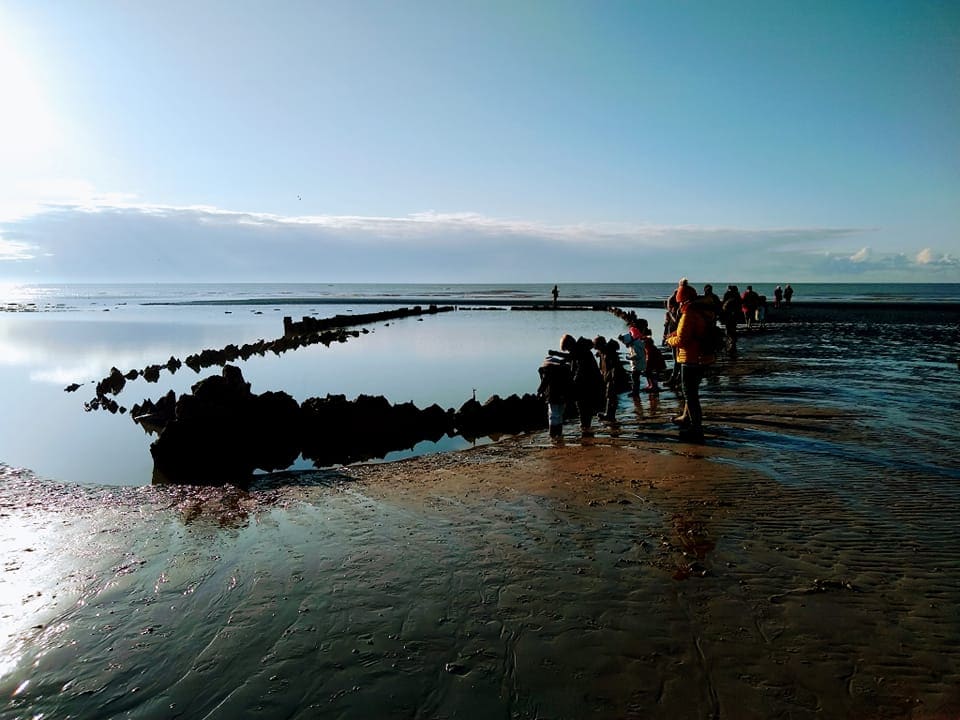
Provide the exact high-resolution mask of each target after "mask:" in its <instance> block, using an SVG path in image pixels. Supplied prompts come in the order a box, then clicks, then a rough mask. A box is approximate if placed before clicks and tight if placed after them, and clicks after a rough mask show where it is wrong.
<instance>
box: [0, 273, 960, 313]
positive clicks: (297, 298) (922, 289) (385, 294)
mask: <svg viewBox="0 0 960 720" xmlns="http://www.w3.org/2000/svg"><path fill="white" fill-rule="evenodd" d="M704 283H710V284H712V285H713V287H714V291H715V292H717V294H719V295H722V294H723V291H724V290H725V289H726V288H727V286H728V285H730V284H734V285H737V286H738V287H739V289H740V290H741V291H742V290H744V289H745V288H746V287H747V285H751V284H752V286H753V288H754V289H755V290H756V291H757V292H759V293H761V294H766V295H767V296H768V297H770V298H772V297H773V291H774V289H775V288H776V286H777V283H764V282H754V283H749V282H734V281H711V280H695V281H693V284H694V285H695V286H696V287H697V289H702V287H703V285H704ZM781 285H782V286H783V287H786V283H782V284H781ZM552 287H553V286H552V285H550V284H536V283H533V284H524V285H498V284H450V285H444V284H404V283H400V284H390V285H388V284H336V283H288V284H269V283H263V284H259V283H233V284H186V285H175V284H165V283H153V284H150V283H147V284H104V285H6V286H3V285H0V304H3V303H24V302H31V303H34V304H35V305H36V306H37V307H38V308H40V309H51V308H54V309H55V308H62V309H71V308H85V307H90V306H94V307H95V306H98V305H110V304H114V303H135V304H136V303H156V302H160V303H198V302H201V303H202V302H211V303H235V302H250V303H268V304H269V303H271V302H273V303H278V304H297V303H301V302H306V303H309V302H315V303H323V304H328V303H340V302H343V303H346V304H349V303H353V302H356V301H357V300H374V301H377V300H382V301H383V302H384V303H395V302H412V301H427V302H437V303H456V302H458V301H490V302H510V301H525V300H526V301H529V300H549V299H550V297H551V295H550V291H551V288H552ZM675 287H676V283H674V282H668V283H633V284H627V283H570V284H561V285H560V286H559V288H558V289H559V291H560V299H561V300H569V301H574V300H584V301H596V300H611V301H614V302H616V301H631V300H638V301H657V300H663V299H664V298H666V297H667V296H668V295H669V294H670V293H671V292H673V290H674V289H675ZM792 287H793V289H794V291H795V294H794V301H796V302H803V301H808V302H810V301H833V302H854V301H868V302H918V303H922V302H951V301H952V302H956V301H958V300H960V283H900V284H896V283H894V284H890V283H793V284H792Z"/></svg>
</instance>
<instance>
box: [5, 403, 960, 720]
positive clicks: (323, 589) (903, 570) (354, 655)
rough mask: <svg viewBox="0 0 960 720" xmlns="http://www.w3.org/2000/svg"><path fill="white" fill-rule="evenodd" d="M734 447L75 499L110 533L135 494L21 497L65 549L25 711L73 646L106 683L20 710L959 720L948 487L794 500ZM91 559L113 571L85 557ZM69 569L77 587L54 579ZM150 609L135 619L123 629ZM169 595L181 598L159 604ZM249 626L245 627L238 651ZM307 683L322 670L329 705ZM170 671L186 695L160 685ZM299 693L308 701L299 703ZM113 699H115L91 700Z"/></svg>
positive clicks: (602, 448) (649, 449)
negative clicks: (192, 647) (171, 708)
mask: <svg viewBox="0 0 960 720" xmlns="http://www.w3.org/2000/svg"><path fill="white" fill-rule="evenodd" d="M721 410H722V412H723V413H724V415H725V427H729V426H742V427H745V428H747V427H749V428H755V429H767V430H770V429H772V428H776V427H779V428H782V429H783V430H784V431H789V432H790V433H791V434H792V435H795V436H798V437H809V438H811V439H816V438H824V437H835V435H836V433H838V432H839V433H842V434H845V435H847V436H849V438H850V439H851V440H856V437H855V435H852V436H851V435H850V433H856V432H858V431H856V430H855V429H851V428H850V427H849V422H848V421H849V418H848V417H847V416H846V414H844V413H837V412H833V411H824V410H823V409H820V408H817V407H816V406H814V405H806V406H801V407H797V406H795V405H790V404H786V405H782V404H764V403H754V404H752V405H749V406H739V407H725V408H717V412H718V413H719V412H721ZM721 439H722V440H724V441H723V442H719V443H715V444H713V445H707V446H680V445H678V444H677V443H675V442H671V441H670V439H668V438H661V439H660V440H654V441H650V440H648V441H645V442H642V443H640V444H637V443H636V442H635V440H634V439H632V438H631V437H611V438H589V439H584V440H581V441H574V442H569V443H568V444H566V445H565V446H561V447H557V446H554V445H551V444H550V443H549V441H548V440H546V437H545V433H534V434H531V435H526V436H519V437H514V438H508V439H505V440H502V441H501V442H499V443H497V444H494V445H486V446H482V447H477V448H473V449H469V450H464V451H460V452H457V453H450V454H445V455H438V456H429V457H418V458H412V459H408V460H402V461H397V462H394V463H388V464H367V465H357V466H350V467H344V468H337V469H330V470H317V471H304V472H300V473H296V474H284V473H280V474H277V475H276V476H272V477H265V478H262V479H261V480H260V482H259V483H257V484H255V485H254V486H253V487H252V488H251V489H250V490H249V492H243V491H237V490H236V489H225V490H223V491H212V490H211V489H209V488H207V489H202V488H189V487H177V488H173V487H150V488H144V489H140V490H136V491H133V490H129V489H128V490H123V489H118V488H112V489H111V488H101V489H96V488H86V489H85V490H84V491H83V492H82V493H80V494H79V495H78V494H77V491H76V489H71V488H69V487H62V488H60V489H59V490H58V492H63V493H64V498H65V499H66V500H67V501H68V502H70V503H79V504H80V505H81V506H83V507H86V508H87V509H88V510H90V509H92V508H95V507H97V506H98V504H99V501H98V499H97V498H98V496H101V495H102V496H104V497H106V498H109V501H108V503H107V514H106V515H102V514H100V513H93V512H89V511H88V512H80V513H77V512H71V510H70V508H69V507H65V506H63V505H62V504H61V503H59V502H57V501H56V498H55V497H53V496H51V494H50V493H49V492H47V493H45V496H46V497H45V502H43V503H36V504H33V505H29V506H23V505H22V503H18V502H17V499H18V498H17V497H16V496H12V491H13V490H17V489H19V490H21V492H22V491H23V489H24V488H32V489H33V491H35V492H43V488H42V487H38V486H37V484H36V483H33V484H31V483H30V482H29V481H28V480H23V479H21V480H19V481H14V480H13V479H12V478H9V477H7V478H6V479H9V480H10V481H11V483H10V487H8V483H0V507H2V508H3V511H4V513H5V514H6V515H7V517H8V519H9V520H10V521H11V524H8V525H7V526H6V527H11V526H12V527H17V526H18V525H21V526H22V525H36V526H38V527H57V528H58V530H57V533H50V534H48V535H47V537H46V539H45V541H43V542H35V543H34V544H33V545H31V546H30V552H28V553H25V554H24V550H23V548H22V547H20V546H16V550H17V551H18V552H17V554H16V562H15V563H11V564H10V565H9V566H8V567H7V572H6V577H5V578H4V580H5V581H6V582H8V583H12V584H13V586H14V587H17V588H20V587H22V588H24V590H23V592H24V593H26V592H27V589H29V592H30V593H31V594H30V595H29V596H27V597H25V598H23V599H21V598H19V597H10V598H8V602H9V603H11V605H10V607H9V608H3V610H4V612H3V613H2V615H3V616H8V615H7V613H8V611H10V612H12V611H13V609H14V605H16V607H17V612H18V617H19V618H20V619H18V622H19V623H20V624H21V625H23V628H24V629H23V630H22V631H21V633H22V634H20V635H16V634H14V635H12V636H9V637H0V643H2V642H4V641H7V642H9V641H10V639H12V638H16V637H22V638H23V639H24V642H25V643H26V645H24V647H32V648H33V649H32V650H31V651H29V652H25V654H24V656H23V665H22V666H21V667H22V670H21V671H19V672H16V673H13V674H10V675H8V676H7V677H2V678H0V692H2V693H4V694H5V695H6V696H8V697H9V696H10V695H11V694H13V691H14V689H17V687H18V685H20V684H21V683H22V682H24V681H25V680H29V679H30V678H31V677H33V675H32V670H31V669H30V668H31V667H32V654H31V653H36V654H37V655H38V657H43V656H44V655H45V654H48V647H49V646H50V645H51V644H53V645H55V646H64V645H67V644H68V643H71V640H72V639H75V640H74V642H75V645H76V649H75V650H73V651H72V652H71V657H73V655H74V654H76V660H80V661H83V662H81V664H80V665H77V664H76V661H71V662H70V663H68V664H67V665H64V666H63V667H62V668H59V667H57V666H56V665H52V664H51V661H50V660H47V661H45V662H44V663H41V664H40V665H39V670H38V671H37V672H38V675H37V676H36V678H35V680H37V682H34V683H33V684H34V685H36V686H37V689H36V690H35V691H34V690H32V689H31V688H30V686H28V689H27V691H26V692H22V693H20V696H19V698H18V701H17V703H18V704H17V708H18V710H21V711H24V710H25V709H26V708H30V709H31V710H35V711H37V712H40V711H44V710H46V711H53V712H52V714H54V715H56V714H58V712H57V711H59V713H60V714H67V713H68V712H69V714H70V715H71V716H74V717H78V718H85V717H94V716H95V715H96V713H97V712H99V711H100V708H101V707H102V703H104V702H109V701H111V699H112V701H113V702H120V699H121V698H130V697H131V692H132V689H133V688H135V687H140V686H142V685H144V683H146V682H152V683H153V684H157V685H159V686H162V687H166V688H167V689H166V690H165V691H164V692H163V693H162V694H160V695H159V696H157V697H154V696H152V695H151V694H149V693H146V694H144V693H141V694H139V695H135V696H134V697H137V698H141V699H140V700H139V701H137V702H140V703H143V704H142V705H137V704H136V702H134V701H131V700H124V702H128V703H132V704H130V705H128V707H129V710H130V711H131V713H132V714H131V717H149V716H150V712H151V708H152V707H153V705H152V703H154V702H156V701H157V700H162V701H163V702H164V703H168V702H176V704H177V705H178V707H184V706H190V707H191V708H193V711H194V712H197V713H199V714H203V713H202V712H201V711H203V712H207V711H212V710H213V709H214V708H218V712H221V714H222V715H223V716H227V715H230V714H232V713H236V712H242V711H243V710H244V709H245V708H249V707H252V706H253V705H256V704H257V703H262V702H264V701H266V699H267V698H270V700H269V702H270V707H273V708H275V709H276V712H277V713H278V716H290V715H291V714H294V715H295V714H296V708H297V707H300V708H303V707H304V706H305V704H310V703H311V702H312V703H317V702H319V703H323V704H324V706H325V707H328V710H329V712H330V713H333V714H337V716H338V717H345V718H360V717H373V716H377V717H409V716H412V715H414V714H416V712H417V711H418V710H419V711H420V712H421V713H422V714H425V715H429V716H431V717H432V716H449V715H456V716H458V717H467V718H487V717H501V716H504V717H505V716H507V715H508V714H512V715H515V714H517V713H519V714H520V716H528V715H529V716H535V715H539V716H548V717H558V718H561V717H570V718H573V717H585V716H587V715H590V714H596V713H598V712H601V713H603V715H604V716H605V717H650V718H676V717H736V718H757V719H759V718H767V717H778V716H788V715H789V716H791V717H809V718H814V717H872V718H911V719H912V720H921V719H924V720H925V719H930V720H933V719H934V718H940V717H952V716H954V715H955V714H956V713H957V712H958V711H960V693H958V691H957V688H958V687H960V666H958V663H957V662H956V661H955V659H956V654H955V652H954V648H955V647H956V644H957V642H960V628H958V627H957V626H956V624H955V622H953V619H952V618H953V616H954V614H955V613H954V612H953V608H954V607H955V602H956V601H957V600H960V598H958V593H957V590H956V587H955V585H954V584H953V582H952V579H953V578H954V577H955V574H954V572H955V569H956V558H955V552H954V551H955V547H956V542H957V541H958V540H960V535H958V531H957V529H956V527H955V526H954V525H953V521H952V518H951V517H948V516H949V515H951V513H950V511H949V508H948V507H947V506H946V505H945V504H944V505H941V506H940V507H941V510H940V511H930V510H927V509H924V508H925V507H926V506H925V504H924V502H923V500H922V498H923V497H924V494H925V491H923V490H914V492H920V493H921V494H920V497H919V498H917V499H916V500H915V501H914V502H912V503H906V504H894V505H889V504H888V503H887V499H886V498H885V496H884V493H883V492H882V490H881V489H880V488H878V486H877V484H876V483H875V482H874V481H873V479H872V478H853V477H851V478H847V479H845V480H844V481H843V482H842V483H841V484H840V485H839V486H838V480H837V479H836V478H831V477H829V476H821V477H819V478H817V477H813V476H811V477H810V478H808V480H807V481H805V482H804V483H803V484H799V485H798V484H795V483H792V482H790V481H789V480H787V479H785V478H782V477H778V475H779V473H778V471H777V464H776V461H775V460H772V459H770V458H765V455H764V449H763V448H762V447H754V446H750V445H748V444H743V443H742V442H740V441H738V440H737V439H736V437H735V436H732V435H730V434H729V433H727V432H722V433H721ZM10 472H11V471H7V472H2V468H0V477H3V476H9V475H10ZM284 475H287V476H286V477H284ZM852 490H856V492H857V493H858V497H859V498H860V499H859V500H858V502H856V503H851V501H850V497H849V496H848V493H849V492H850V491H852ZM20 499H22V498H20ZM157 526H159V527H160V528H169V530H163V531H161V532H159V533H158V532H157V530H156V529H155V528H156V527H157ZM106 528H109V533H106V534H104V533H105V529H106ZM944 528H952V529H949V530H947V531H946V532H944ZM91 533H92V535H91ZM2 534H3V532H2V530H0V536H2ZM85 535H89V536H90V537H92V538H93V539H92V542H93V543H94V546H93V547H81V546H80V545H73V546H71V544H70V543H71V538H73V539H75V538H77V537H82V536H85ZM191 537H195V539H194V540H191V539H190V538H191ZM171 539H173V544H172V546H171V544H170V543H171ZM184 543H186V545H184ZM194 543H196V544H194ZM105 545H106V546H105ZM211 556H212V557H213V559H208V558H211ZM120 557H123V558H125V559H124V560H123V561H122V562H120V564H119V565H118V564H117V563H118V562H119V561H120V560H119V558H120ZM181 557H195V558H196V559H195V560H194V561H192V562H193V563H195V564H196V567H194V566H193V564H191V565H189V566H185V565H183V563H182V561H181V560H178V558H181ZM55 558H56V560H57V562H56V566H57V568H58V573H57V574H55V575H52V576H51V575H47V574H45V571H44V567H46V566H47V563H50V562H53V560H54V559H55ZM71 568H73V569H72V570H71ZM158 574H160V577H161V579H160V580H159V581H158V580H157V575H158ZM75 578H83V580H82V583H81V584H80V585H75V584H74V583H76V582H77V580H75ZM231 578H232V580H231ZM291 578H292V580H291ZM217 582H219V583H229V589H228V590H222V591H217V590H216V587H217ZM211 583H213V584H214V586H213V587H211ZM291 583H293V584H291ZM154 586H155V588H154ZM105 589H107V590H105ZM34 591H39V592H36V593H35V594H34ZM195 591H196V592H195ZM103 592H106V593H107V599H106V600H105V599H104V598H103V597H102V594H101V593H103ZM124 593H128V594H129V601H130V603H131V604H132V605H133V607H134V608H136V612H134V613H120V612H118V613H116V614H114V612H113V610H114V609H118V610H119V609H121V607H122V606H123V604H124ZM155 593H157V594H158V596H157V599H158V600H160V602H157V603H155V604H154V603H147V604H143V601H142V599H141V596H142V595H146V596H152V595H153V594H155ZM281 596H282V601H281ZM111 598H112V599H111ZM193 598H196V600H195V601H194V600H193ZM168 605H169V606H170V607H171V608H172V607H173V606H174V605H175V606H176V607H177V608H178V610H177V616H176V618H173V617H171V615H170V612H169V611H168V609H167V606H168ZM311 610H312V611H313V612H311ZM108 611H109V612H110V615H111V616H112V618H111V625H108V626H106V627H104V628H102V629H100V625H101V624H102V621H101V620H99V619H98V618H99V617H100V615H101V614H102V613H105V612H108ZM231 618H240V619H241V622H242V627H243V628H246V630H245V631H243V632H239V633H238V632H235V631H233V632H231V627H232V624H231ZM194 622H197V623H201V624H202V626H203V627H205V628H209V630H208V634H210V633H212V635H211V637H209V638H208V639H206V640H201V641H200V645H201V646H203V645H206V646H207V648H206V649H205V650H203V651H202V652H201V651H200V648H199V647H198V648H197V649H196V652H198V653H200V654H199V655H198V656H197V657H196V658H193V657H192V656H187V657H186V658H184V659H180V660H178V659H177V654H176V653H177V652H178V645H177V644H176V642H175V640H176V638H177V637H178V636H180V635H181V634H194V633H197V632H200V630H199V626H198V627H196V628H194V625H193V624H192V623H194ZM31 626H32V627H33V629H32V630H31V629H27V628H29V627H31ZM143 628H147V630H143ZM94 629H95V632H94V631H93V630H94ZM148 631H149V632H148ZM145 633H147V634H146V635H145ZM101 635H102V639H100V636H101ZM91 636H94V637H95V639H96V643H95V645H92V640H91V639H89V638H90V637H91ZM138 636H139V640H140V642H137V643H136V644H134V645H133V647H132V648H131V649H129V650H125V651H124V655H123V657H124V661H123V665H124V666H125V667H128V668H129V670H128V671H122V670H120V669H119V667H118V668H117V669H115V670H112V671H111V670H110V669H109V666H108V668H107V669H106V670H104V669H103V668H102V665H103V664H105V663H107V661H108V660H109V659H110V657H111V656H110V655H109V654H107V655H100V654H97V651H96V650H94V648H98V647H106V646H107V645H109V646H111V647H112V646H120V647H126V646H128V645H129V644H130V642H131V641H130V640H129V639H128V638H131V637H132V638H137V637H138ZM125 643H126V644H125ZM0 649H2V645H0ZM100 652H102V651H100ZM158 656H159V658H160V660H161V661H162V662H161V661H158ZM54 657H56V656H55V655H54ZM287 658H292V659H294V660H295V662H292V663H291V662H290V661H289V660H287ZM90 660H92V661H93V662H90ZM303 661H308V662H309V663H310V666H311V667H314V668H315V670H316V675H315V679H314V680H312V681H311V682H310V683H306V684H304V683H303V682H302V681H301V680H299V678H301V677H302V675H303V666H302V662H303ZM178 663H186V664H185V665H180V664H178ZM148 667H150V668H154V669H153V670H152V671H150V673H162V672H164V670H163V668H167V670H166V672H169V673H172V675H171V677H170V679H169V680H163V678H162V677H161V678H160V679H153V680H151V675H150V673H148V674H147V675H146V676H143V675H142V673H143V672H145V671H146V670H145V669H146V668H148ZM78 668H82V669H78ZM44 672H46V673H47V676H46V677H44V676H43V675H42V673H44ZM102 673H106V675H105V676H104V675H102ZM268 678H269V679H268ZM41 679H43V682H39V681H40V680H41ZM67 679H70V680H71V681H72V682H66V680H67ZM277 682H281V683H283V684H284V686H285V687H286V688H287V690H286V691H285V692H284V693H282V694H281V695H279V696H278V695H275V694H274V693H275V688H276V684H277ZM61 685H62V686H63V688H64V690H61V691H60V692H59V693H58V692H57V691H55V690H53V689H52V688H54V687H60V686H61ZM90 686H103V688H104V691H103V693H101V694H99V695H98V696H93V697H88V694H85V693H84V692H83V689H84V688H87V687H90ZM238 686H242V687H243V688H244V690H243V692H242V693H239V694H237V695H234V688H235V687H238ZM68 687H70V688H71V689H69V690H68V689H67V688H68ZM73 687H76V688H77V690H76V692H74V690H73V689H72V688H73ZM201 687H203V688H206V690H205V692H203V693H202V694H199V695H198V694H197V693H198V692H199V690H200V688H201ZM45 688H46V689H45ZM211 688H217V689H216V690H213V691H211ZM349 688H353V689H352V690H348V691H346V692H343V690H344V689H349ZM48 690H49V691H48ZM18 692H20V691H19V690H18ZM141 696H142V697H141ZM201 698H203V699H202V700H201ZM388 698H389V699H388ZM198 702H199V703H200V705H197V704H196V703H198ZM208 705H209V706H208ZM164 706H165V705H164ZM138 707H139V711H138V709H137V708H138ZM512 715H511V716H512Z"/></svg>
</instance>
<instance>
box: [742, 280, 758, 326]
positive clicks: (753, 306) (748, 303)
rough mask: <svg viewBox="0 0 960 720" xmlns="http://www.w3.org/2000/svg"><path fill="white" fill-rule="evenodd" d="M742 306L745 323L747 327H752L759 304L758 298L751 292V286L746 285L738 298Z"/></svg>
mask: <svg viewBox="0 0 960 720" xmlns="http://www.w3.org/2000/svg"><path fill="white" fill-rule="evenodd" d="M740 301H741V304H742V306H743V317H744V318H745V319H746V321H747V327H753V321H754V320H756V317H757V305H759V304H760V296H759V295H757V293H756V292H754V290H753V285H747V289H746V290H744V291H743V295H742V296H741V298H740Z"/></svg>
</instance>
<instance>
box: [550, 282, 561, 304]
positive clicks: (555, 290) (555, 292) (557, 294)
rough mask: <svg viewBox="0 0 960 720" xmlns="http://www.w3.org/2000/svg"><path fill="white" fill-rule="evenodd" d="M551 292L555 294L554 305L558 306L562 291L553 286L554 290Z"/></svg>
mask: <svg viewBox="0 0 960 720" xmlns="http://www.w3.org/2000/svg"><path fill="white" fill-rule="evenodd" d="M550 294H551V295H553V307H554V308H556V307H557V298H558V297H560V291H559V290H558V289H557V286H556V285H554V286H553V290H551V291H550Z"/></svg>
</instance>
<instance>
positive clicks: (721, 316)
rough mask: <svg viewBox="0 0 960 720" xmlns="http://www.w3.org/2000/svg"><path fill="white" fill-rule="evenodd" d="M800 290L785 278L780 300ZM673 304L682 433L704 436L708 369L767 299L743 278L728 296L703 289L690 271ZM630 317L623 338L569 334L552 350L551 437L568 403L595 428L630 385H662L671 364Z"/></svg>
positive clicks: (636, 388) (668, 326)
mask: <svg viewBox="0 0 960 720" xmlns="http://www.w3.org/2000/svg"><path fill="white" fill-rule="evenodd" d="M792 297H793V288H792V287H790V285H787V286H786V288H785V289H781V288H780V286H779V285H778V286H777V288H776V290H775V291H774V302H775V304H776V306H777V307H779V306H780V304H781V303H782V302H784V301H785V302H786V303H787V304H789V303H790V300H791V299H792ZM666 305H667V312H666V318H665V321H664V335H663V344H664V345H667V346H669V347H670V348H671V349H672V350H673V359H674V366H673V372H672V373H671V374H670V377H669V380H668V383H669V385H670V386H671V387H672V388H674V389H676V390H677V391H679V392H680V395H681V398H682V400H683V404H682V408H681V412H680V413H679V414H678V415H677V416H675V417H674V418H673V421H674V422H675V423H676V424H677V425H679V426H680V438H681V439H684V440H689V441H692V442H702V441H703V411H702V407H701V404H700V384H701V382H702V381H703V377H704V372H705V370H706V368H707V367H709V366H710V365H712V364H713V363H714V362H715V361H716V356H717V353H718V352H719V351H720V349H721V347H723V346H725V347H726V348H728V349H730V350H735V348H736V340H737V325H738V323H740V322H746V324H747V325H748V326H752V325H753V323H754V322H759V323H760V324H761V326H762V324H763V322H764V320H765V306H766V299H765V298H764V297H763V296H761V295H759V294H758V293H756V292H755V291H754V289H753V287H752V286H750V285H748V286H747V289H746V290H745V291H744V292H743V293H740V290H739V288H737V286H736V285H728V286H727V291H726V292H725V293H724V295H723V298H720V297H718V296H717V295H716V294H714V292H713V287H712V286H711V285H704V286H703V294H702V295H701V294H698V292H697V290H696V288H695V287H694V286H693V285H691V284H690V283H689V282H688V280H687V278H681V279H680V282H679V283H678V284H677V288H676V290H675V291H674V292H673V293H672V294H671V295H670V297H669V298H668V299H667V302H666ZM718 321H720V322H722V324H723V326H724V328H725V335H726V338H725V339H724V337H723V335H724V333H722V332H721V331H720V330H719V329H718V328H717V322H718ZM626 322H627V332H626V333H624V334H622V335H620V336H619V337H618V338H617V339H609V340H608V339H606V338H604V337H602V336H601V337H596V338H594V339H593V340H590V339H588V338H585V337H581V338H579V339H577V338H574V337H573V336H572V335H569V334H565V335H563V337H562V338H561V339H560V349H559V350H550V351H549V353H548V355H547V357H546V359H545V360H544V361H543V364H542V365H541V366H540V369H539V374H540V386H539V388H538V390H537V394H538V395H539V396H540V397H541V398H543V399H544V400H545V401H546V404H547V408H548V417H549V424H550V436H551V437H553V438H557V437H560V436H561V435H562V431H563V420H564V414H565V412H566V409H567V407H568V405H571V404H573V405H575V406H576V409H577V415H578V416H579V420H580V431H581V433H583V434H584V435H589V434H591V425H592V422H593V418H594V417H595V416H597V417H599V418H600V419H603V420H614V419H615V416H616V409H617V403H618V396H619V394H620V393H622V392H624V391H626V390H627V389H628V388H629V389H630V391H631V394H632V395H633V396H634V397H638V396H639V394H640V392H642V391H643V392H649V393H657V392H659V391H660V386H659V376H660V374H661V373H662V372H664V371H665V370H666V362H665V361H664V358H663V355H662V353H661V352H660V349H659V348H658V347H657V345H656V344H655V343H654V341H653V338H652V333H651V331H650V328H649V325H648V323H647V321H646V320H645V319H643V318H639V317H637V315H636V313H632V312H631V313H627V314H626ZM718 335H719V337H720V340H718V339H717V336H718ZM721 341H722V342H721ZM621 344H622V345H623V346H624V347H625V348H626V349H627V353H628V358H629V361H630V376H629V377H627V375H626V372H625V370H624V367H623V364H622V363H621V361H620V347H621ZM642 381H645V385H643V386H641V382H642Z"/></svg>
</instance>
